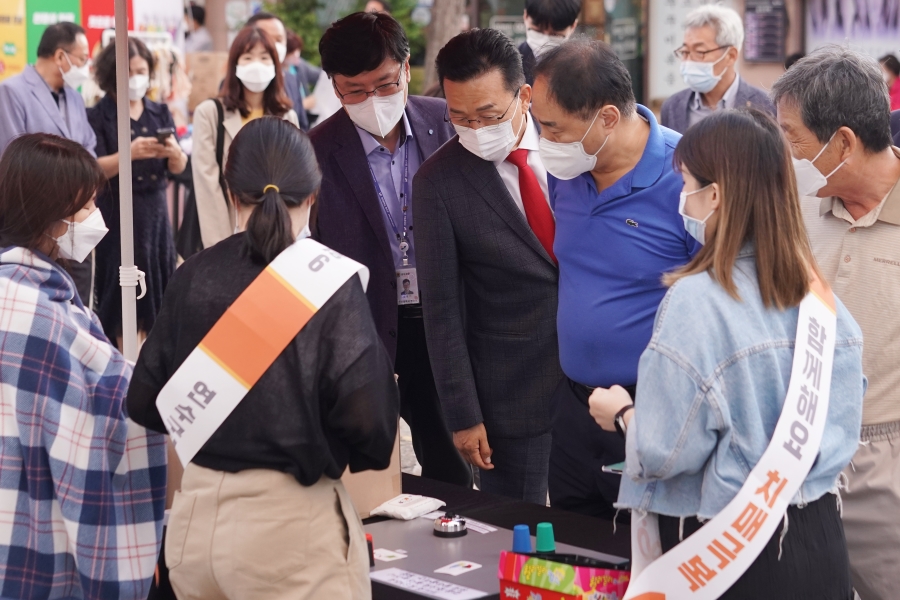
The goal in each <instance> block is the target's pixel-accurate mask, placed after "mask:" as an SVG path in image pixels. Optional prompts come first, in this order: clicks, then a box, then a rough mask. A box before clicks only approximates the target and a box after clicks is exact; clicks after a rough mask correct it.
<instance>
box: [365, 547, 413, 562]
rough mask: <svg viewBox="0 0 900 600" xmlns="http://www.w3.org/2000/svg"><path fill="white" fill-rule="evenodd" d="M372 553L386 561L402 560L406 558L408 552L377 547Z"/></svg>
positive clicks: (376, 557)
mask: <svg viewBox="0 0 900 600" xmlns="http://www.w3.org/2000/svg"><path fill="white" fill-rule="evenodd" d="M372 555H373V556H374V557H375V560H381V561H384V562H391V561H393V560H402V559H404V558H406V552H401V551H400V550H388V549H387V548H375V550H374V551H373V552H372Z"/></svg>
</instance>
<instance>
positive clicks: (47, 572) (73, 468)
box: [0, 134, 166, 600]
mask: <svg viewBox="0 0 900 600" xmlns="http://www.w3.org/2000/svg"><path fill="white" fill-rule="evenodd" d="M102 181H103V174H102V172H101V171H100V167H99V166H98V165H97V162H96V160H94V158H93V157H91V155H90V154H89V153H88V152H87V151H86V150H85V149H84V148H83V147H82V146H80V145H79V144H77V143H75V142H72V141H69V140H66V139H63V138H61V137H57V136H54V135H49V134H30V135H24V136H22V137H19V138H17V139H16V140H14V141H13V142H12V143H11V144H10V145H9V146H8V147H7V149H6V151H5V153H4V154H3V156H2V158H0V598H21V599H26V598H27V599H29V600H43V599H48V600H49V599H54V598H66V599H70V598H89V599H98V600H99V599H103V600H111V599H121V600H124V599H138V598H141V599H143V598H146V597H147V593H148V591H149V587H150V579H151V577H152V576H153V572H154V568H155V564H156V558H157V553H158V551H159V542H160V537H161V534H162V519H163V511H164V504H165V491H166V466H165V465H166V454H165V442H164V438H163V436H162V435H159V434H156V433H150V432H148V431H147V430H145V429H144V428H142V427H139V426H138V425H136V424H135V423H133V422H132V421H130V420H129V419H128V417H127V414H126V411H125V406H124V402H123V400H124V398H125V393H126V391H127V389H128V380H129V378H130V377H131V367H130V366H129V365H128V363H126V361H125V359H124V358H123V357H122V355H121V354H119V353H118V352H117V351H116V348H115V347H114V346H112V345H111V344H110V343H109V340H107V338H106V336H105V335H104V334H103V329H102V327H101V326H100V324H99V322H98V321H97V320H96V318H95V317H93V315H92V314H91V313H90V311H88V310H87V309H86V308H85V307H84V305H83V304H82V302H81V300H80V299H79V297H78V293H77V292H76V291H75V286H74V284H73V283H72V279H71V278H70V277H69V275H67V274H66V272H65V271H64V270H63V268H62V267H61V266H59V265H58V264H57V262H56V260H57V258H61V257H69V258H72V259H73V260H80V258H79V256H81V255H82V254H88V253H89V252H90V250H91V249H92V248H93V246H94V245H96V243H97V241H99V239H100V238H101V237H103V234H104V233H105V227H104V226H103V220H102V217H101V218H99V219H98V216H99V213H98V212H96V211H97V209H96V207H95V206H94V196H95V193H96V191H97V188H98V187H99V186H100V184H101V183H102ZM82 258H83V257H82Z"/></svg>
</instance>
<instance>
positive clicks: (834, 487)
mask: <svg viewBox="0 0 900 600" xmlns="http://www.w3.org/2000/svg"><path fill="white" fill-rule="evenodd" d="M790 157H791V154H790V152H789V150H788V149H787V146H786V144H785V142H784V140H783V138H782V137H781V132H780V131H779V129H778V126H777V125H776V123H775V122H774V121H773V120H772V119H771V117H769V116H767V115H764V114H763V113H761V112H758V111H754V110H749V111H747V110H740V111H731V110H730V111H717V112H716V113H715V114H714V115H712V116H710V117H708V118H706V119H704V120H703V121H701V122H700V123H698V124H697V125H694V126H693V127H691V128H690V129H689V130H688V131H687V133H686V134H685V136H684V137H683V138H682V139H681V142H680V143H679V145H678V148H677V149H676V150H675V165H676V168H680V169H681V172H682V174H683V175H684V191H683V193H682V198H681V208H680V212H681V214H682V216H683V217H684V221H685V228H686V229H687V230H688V232H689V233H691V234H692V235H694V237H696V238H697V239H698V240H699V241H700V242H701V243H703V244H704V247H703V249H702V250H701V251H700V252H699V253H698V254H697V256H696V257H695V258H694V260H693V261H691V262H690V263H689V264H688V265H687V266H686V267H684V268H683V269H681V270H679V271H677V272H675V273H672V274H670V275H669V276H667V277H666V284H668V285H669V286H671V287H670V289H669V292H668V293H667V294H666V297H665V299H664V300H663V302H662V304H661V305H660V307H659V310H658V311H657V314H656V323H655V325H654V330H653V337H652V338H651V340H650V344H649V345H648V346H647V349H646V350H645V351H644V353H643V355H642V356H641V360H640V364H639V367H638V385H637V395H636V398H637V401H636V405H635V407H634V410H628V408H627V407H629V406H630V405H631V400H630V399H629V397H628V394H627V392H625V390H624V389H621V388H617V387H614V388H611V389H609V390H604V389H598V390H596V391H595V392H594V393H593V395H592V396H591V401H590V403H591V413H592V414H593V415H594V418H595V419H596V420H597V422H598V424H600V426H601V427H603V428H604V429H607V430H615V424H614V417H615V415H617V414H620V419H619V425H620V429H623V431H624V432H627V443H626V448H627V458H626V467H625V474H624V476H623V477H622V486H621V489H620V492H619V502H618V505H617V506H618V507H619V508H627V509H638V510H644V511H648V512H650V513H655V514H657V515H658V516H659V528H660V539H661V542H662V546H663V547H662V550H663V551H664V552H667V551H668V550H670V549H671V548H673V547H674V546H676V545H677V544H678V543H679V542H680V541H681V540H683V539H685V538H687V537H689V536H690V535H691V534H692V533H694V532H695V531H697V530H698V529H700V527H702V525H703V523H704V522H705V521H707V520H709V519H711V518H712V517H714V516H715V515H716V514H717V513H719V511H721V510H722V509H723V508H724V507H725V506H726V505H727V504H728V502H729V501H731V500H732V499H733V498H734V497H735V496H736V495H737V493H738V490H740V488H741V486H742V485H743V484H744V482H745V481H746V480H747V477H748V475H749V473H750V470H751V469H752V468H753V467H754V466H755V465H756V463H757V462H758V461H759V459H760V457H761V456H762V454H763V452H764V451H765V449H766V447H767V446H768V445H769V440H770V438H771V436H772V434H773V432H774V430H775V424H776V422H777V421H778V418H779V416H780V415H781V410H782V406H783V403H784V399H785V396H786V395H787V389H788V382H789V380H790V376H791V368H792V362H793V355H794V341H795V335H796V332H797V322H798V314H799V308H798V306H799V304H800V301H801V300H802V299H803V298H804V297H805V296H806V294H807V293H808V292H809V280H810V269H815V262H814V259H813V257H812V252H811V251H810V247H809V244H808V242H807V237H806V231H805V229H804V226H803V221H802V217H801V212H800V205H799V200H798V196H797V191H796V182H795V179H794V173H793V168H792V165H791V158H790ZM835 301H836V304H837V339H836V348H835V352H834V369H833V373H832V379H831V396H830V398H831V399H830V403H829V406H828V414H827V419H826V424H825V431H824V435H823V439H822V444H821V446H820V448H819V454H818V457H817V459H816V462H815V463H814V465H813V467H812V470H811V471H810V472H809V475H807V477H806V480H805V481H804V483H803V485H802V487H801V489H800V491H799V492H798V494H797V495H796V496H795V497H794V498H793V500H792V501H791V505H790V507H789V508H788V511H787V514H786V515H785V517H784V519H783V522H782V523H781V524H780V525H779V527H778V529H777V530H776V532H775V534H774V535H773V536H772V538H771V540H769V543H768V545H767V546H766V548H765V549H764V550H763V552H762V553H761V554H760V556H759V557H758V558H757V559H756V561H755V562H754V563H753V564H752V566H751V567H750V568H749V569H748V570H747V571H746V572H745V573H744V574H743V576H742V577H741V578H740V579H739V580H738V581H737V582H736V583H735V584H734V585H733V586H732V587H731V588H730V589H729V590H728V592H726V594H725V595H724V596H722V598H729V599H735V598H748V599H750V598H754V599H755V598H766V599H769V600H771V599H774V598H784V599H788V598H791V599H793V598H816V599H819V600H821V599H835V600H847V599H849V598H852V589H851V583H850V574H849V566H848V559H847V548H846V543H845V540H844V532H843V528H842V526H841V520H840V501H839V497H838V496H837V493H838V487H839V477H840V473H841V470H842V469H843V468H844V467H846V466H847V464H849V462H850V459H851V458H852V457H853V454H854V452H855V451H856V448H857V444H858V441H859V429H860V422H861V418H862V401H863V394H864V393H865V389H866V380H865V377H864V376H863V373H862V333H861V331H860V328H859V326H858V325H857V324H856V322H855V321H854V320H853V317H851V316H850V313H849V312H848V311H847V309H846V308H845V307H844V305H843V304H842V303H841V302H840V300H837V299H835ZM620 411H624V413H620Z"/></svg>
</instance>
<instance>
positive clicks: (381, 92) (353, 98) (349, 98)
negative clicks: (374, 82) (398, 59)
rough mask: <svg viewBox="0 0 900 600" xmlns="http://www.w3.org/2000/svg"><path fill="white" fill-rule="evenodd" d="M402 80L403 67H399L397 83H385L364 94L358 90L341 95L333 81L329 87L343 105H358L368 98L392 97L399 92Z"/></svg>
mask: <svg viewBox="0 0 900 600" xmlns="http://www.w3.org/2000/svg"><path fill="white" fill-rule="evenodd" d="M402 79H403V67H402V66H401V67H400V73H399V74H398V75H397V81H396V82H395V83H385V84H384V85H379V86H378V87H377V88H375V89H374V90H372V91H369V92H366V91H364V90H359V91H357V92H348V93H346V94H342V93H341V90H339V89H338V87H337V84H336V83H334V79H332V80H331V86H332V87H333V88H334V91H335V93H336V94H337V95H338V96H340V97H341V100H342V101H343V102H344V103H345V104H359V103H360V102H364V101H365V100H366V99H367V98H368V97H369V96H393V95H394V94H396V93H397V92H398V91H400V81H401V80H402Z"/></svg>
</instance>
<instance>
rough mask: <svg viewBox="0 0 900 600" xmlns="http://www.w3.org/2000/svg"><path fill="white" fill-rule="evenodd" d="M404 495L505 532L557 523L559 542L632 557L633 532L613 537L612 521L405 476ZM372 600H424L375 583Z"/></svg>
mask: <svg viewBox="0 0 900 600" xmlns="http://www.w3.org/2000/svg"><path fill="white" fill-rule="evenodd" d="M403 493H404V494H419V495H422V496H430V497H432V498H438V499H440V500H443V501H444V502H446V503H447V506H446V510H449V511H452V512H454V513H458V514H461V515H463V516H466V517H470V518H472V519H475V520H476V521H482V522H484V523H487V524H489V525H493V526H495V527H503V528H505V529H512V528H513V527H514V526H516V525H518V524H520V523H525V524H527V525H529V526H530V527H531V530H532V531H535V530H536V529H537V524H538V523H542V522H544V521H549V522H551V523H553V532H554V537H555V538H556V541H558V542H562V543H564V544H571V545H573V546H579V547H581V548H587V549H589V550H595V551H597V552H605V553H607V554H613V555H616V556H623V557H630V556H631V530H630V529H629V527H628V525H624V524H621V523H620V524H619V525H618V526H616V527H615V530H616V531H615V533H613V523H612V522H611V521H604V520H602V519H597V518H594V517H585V516H582V515H578V514H575V513H572V512H568V511H565V510H560V509H558V508H548V507H546V506H540V505H538V504H529V503H527V502H521V501H519V500H512V499H510V498H504V497H503V496H496V495H494V494H487V493H485V492H479V491H476V490H472V489H468V488H464V487H461V486H456V485H452V484H449V483H443V482H440V481H435V480H433V479H426V478H424V477H416V476H415V475H407V474H405V473H404V474H403ZM442 510H443V509H442ZM380 520H383V517H373V518H371V519H366V520H365V521H364V522H365V523H375V522H378V521H380ZM499 597H500V596H499V594H495V595H493V596H488V598H489V599H494V598H499ZM372 598H373V600H421V598H422V596H419V595H417V594H413V593H411V592H407V591H404V590H400V589H397V588H394V587H390V586H387V585H384V584H381V583H378V582H376V581H373V582H372Z"/></svg>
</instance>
